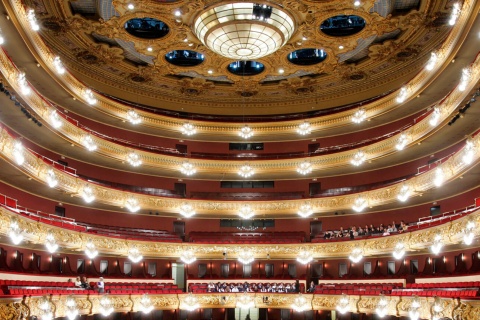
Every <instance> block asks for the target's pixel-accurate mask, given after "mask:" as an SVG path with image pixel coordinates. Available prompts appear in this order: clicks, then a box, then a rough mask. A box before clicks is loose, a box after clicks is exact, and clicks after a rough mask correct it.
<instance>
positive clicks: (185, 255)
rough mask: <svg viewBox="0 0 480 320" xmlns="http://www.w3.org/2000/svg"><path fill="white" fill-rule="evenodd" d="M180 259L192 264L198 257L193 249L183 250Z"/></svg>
mask: <svg viewBox="0 0 480 320" xmlns="http://www.w3.org/2000/svg"><path fill="white" fill-rule="evenodd" d="M180 260H182V261H183V262H184V263H185V264H190V263H193V262H195V261H196V260H197V258H196V257H195V255H194V254H193V252H192V251H191V250H187V251H184V252H182V254H181V255H180Z"/></svg>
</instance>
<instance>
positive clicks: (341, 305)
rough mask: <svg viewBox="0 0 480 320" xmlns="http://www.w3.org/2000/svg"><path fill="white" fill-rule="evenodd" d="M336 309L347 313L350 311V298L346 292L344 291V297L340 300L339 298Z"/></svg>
mask: <svg viewBox="0 0 480 320" xmlns="http://www.w3.org/2000/svg"><path fill="white" fill-rule="evenodd" d="M336 309H337V311H338V312H340V313H341V314H345V313H347V312H348V311H350V298H349V297H348V296H347V295H346V294H345V293H342V297H341V298H340V300H338V304H337V308H336Z"/></svg>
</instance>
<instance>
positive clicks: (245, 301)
mask: <svg viewBox="0 0 480 320" xmlns="http://www.w3.org/2000/svg"><path fill="white" fill-rule="evenodd" d="M254 307H255V301H253V297H251V296H250V295H249V294H248V293H246V292H244V293H243V294H242V295H241V296H239V297H237V308H240V309H251V308H254Z"/></svg>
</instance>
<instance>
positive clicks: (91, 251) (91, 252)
mask: <svg viewBox="0 0 480 320" xmlns="http://www.w3.org/2000/svg"><path fill="white" fill-rule="evenodd" d="M85 254H86V255H87V257H88V258H89V259H94V258H95V257H96V256H97V255H98V250H97V248H96V247H95V244H94V243H93V242H92V241H88V242H87V244H86V245H85Z"/></svg>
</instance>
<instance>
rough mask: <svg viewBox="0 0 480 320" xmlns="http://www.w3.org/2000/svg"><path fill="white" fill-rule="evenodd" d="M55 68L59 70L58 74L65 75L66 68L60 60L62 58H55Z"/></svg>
mask: <svg viewBox="0 0 480 320" xmlns="http://www.w3.org/2000/svg"><path fill="white" fill-rule="evenodd" d="M52 63H53V66H54V67H55V70H57V73H58V74H64V73H65V67H64V66H63V64H62V61H61V60H60V57H55V58H53V62H52Z"/></svg>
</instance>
